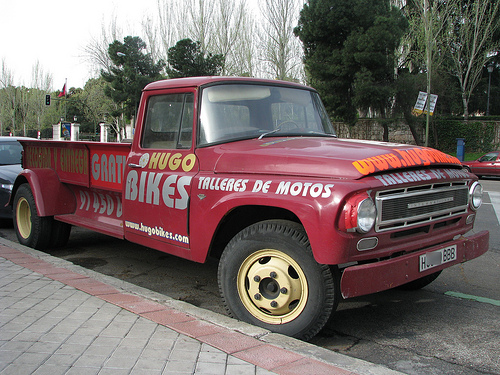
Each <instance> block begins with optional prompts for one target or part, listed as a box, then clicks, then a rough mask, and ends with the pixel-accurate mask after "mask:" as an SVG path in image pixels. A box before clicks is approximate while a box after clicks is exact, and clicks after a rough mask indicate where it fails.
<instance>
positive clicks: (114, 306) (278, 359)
mask: <svg viewBox="0 0 500 375" xmlns="http://www.w3.org/2000/svg"><path fill="white" fill-rule="evenodd" d="M270 373H278V374H301V375H304V374H330V375H336V374H339V375H340V374H342V375H344V374H345V375H347V374H375V375H378V374H380V375H381V374H384V375H386V374H398V373H397V372H395V371H392V370H389V369H387V368H385V367H383V366H379V365H374V364H371V363H368V362H365V361H361V360H357V359H353V358H350V357H347V356H344V355H341V354H338V353H333V352H330V351H328V350H325V349H322V348H318V347H316V346H314V345H311V344H308V343H305V342H302V341H299V340H295V339H292V338H288V337H284V336H282V335H278V334H274V333H271V332H269V331H266V330H263V329H260V328H258V327H254V326H251V325H248V324H246V323H242V322H238V321H236V320H233V319H230V318H228V317H225V316H221V315H219V314H216V313H213V312H210V311H207V310H203V309H199V308H196V307H194V306H192V305H189V304H187V303H185V302H181V301H175V300H173V299H170V298H168V297H165V296H163V295H159V294H157V293H154V292H151V291H148V290H146V289H143V288H140V287H137V286H134V285H132V284H129V283H126V282H123V281H120V280H117V279H114V278H112V277H109V276H105V275H101V274H98V273H96V272H93V271H90V270H86V269H84V268H81V267H79V266H75V265H73V264H72V263H69V262H66V261H64V260H61V259H58V258H54V257H51V256H50V255H47V254H45V253H42V252H39V251H36V250H33V249H29V248H26V247H24V246H21V245H19V244H16V243H13V242H11V241H8V240H5V239H1V238H0V374H2V375H3V374H50V375H58V374H85V375H89V374H217V375H219V374H235V375H237V374H254V375H264V374H270Z"/></svg>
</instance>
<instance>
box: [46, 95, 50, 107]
mask: <svg viewBox="0 0 500 375" xmlns="http://www.w3.org/2000/svg"><path fill="white" fill-rule="evenodd" d="M45 105H50V95H49V94H47V95H45Z"/></svg>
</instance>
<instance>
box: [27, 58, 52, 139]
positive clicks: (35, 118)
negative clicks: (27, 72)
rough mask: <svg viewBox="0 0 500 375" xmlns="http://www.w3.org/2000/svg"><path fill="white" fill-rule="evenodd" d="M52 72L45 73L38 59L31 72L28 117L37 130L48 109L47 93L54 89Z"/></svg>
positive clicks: (39, 128) (40, 126)
mask: <svg viewBox="0 0 500 375" xmlns="http://www.w3.org/2000/svg"><path fill="white" fill-rule="evenodd" d="M52 82H53V78H52V74H50V73H45V71H44V70H43V68H42V67H41V66H40V62H39V61H37V62H36V63H35V65H33V68H32V74H31V85H30V86H31V90H30V91H29V97H28V118H31V119H30V123H31V122H32V123H33V124H34V125H35V126H36V129H37V130H41V128H42V118H43V114H44V112H45V109H46V105H45V95H47V94H49V93H50V92H51V91H52Z"/></svg>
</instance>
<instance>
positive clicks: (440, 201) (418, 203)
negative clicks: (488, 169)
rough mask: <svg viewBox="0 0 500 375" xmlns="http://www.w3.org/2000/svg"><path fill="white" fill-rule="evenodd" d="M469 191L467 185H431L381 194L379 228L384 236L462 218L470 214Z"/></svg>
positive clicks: (465, 183) (378, 198)
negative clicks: (453, 218) (384, 233)
mask: <svg viewBox="0 0 500 375" xmlns="http://www.w3.org/2000/svg"><path fill="white" fill-rule="evenodd" d="M468 203H469V187H468V185H467V182H450V183H446V184H430V185H422V186H417V187H409V188H403V189H394V190H386V191H382V192H378V193H377V194H376V197H375V204H376V205H377V213H378V214H377V215H378V217H377V224H376V227H375V230H376V231H377V232H383V231H387V230H394V229H400V228H410V227H413V226H416V225H420V224H426V223H431V222H433V221H437V220H441V219H444V218H450V217H454V216H458V215H462V214H464V213H466V212H467V206H468Z"/></svg>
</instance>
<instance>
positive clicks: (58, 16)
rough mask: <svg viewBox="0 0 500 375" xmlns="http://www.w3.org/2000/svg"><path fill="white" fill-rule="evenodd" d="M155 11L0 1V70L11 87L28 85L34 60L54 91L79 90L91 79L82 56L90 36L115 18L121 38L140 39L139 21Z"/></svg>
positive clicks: (70, 0)
mask: <svg viewBox="0 0 500 375" xmlns="http://www.w3.org/2000/svg"><path fill="white" fill-rule="evenodd" d="M155 13H157V0H0V67H1V62H2V61H5V65H6V66H7V68H8V69H9V70H10V71H12V73H13V75H14V85H17V86H19V85H25V86H31V81H32V78H31V77H32V69H33V66H34V65H35V64H36V62H37V61H38V62H39V63H40V67H41V69H43V71H44V73H50V74H51V75H52V77H53V89H54V90H61V89H62V88H63V85H64V82H65V80H66V79H67V80H68V87H82V88H83V86H84V84H85V82H86V81H87V80H88V79H89V78H91V74H90V66H88V64H87V62H86V61H85V58H83V55H84V51H83V49H84V48H85V46H87V45H88V44H89V42H90V41H91V39H92V37H94V38H97V39H100V36H101V26H102V24H103V22H104V24H105V25H108V24H109V19H110V17H111V16H112V15H116V17H117V23H118V26H119V28H121V29H122V31H123V35H133V36H136V35H140V34H138V33H140V31H141V21H142V20H143V18H144V17H145V16H146V15H148V14H149V15H153V14H155Z"/></svg>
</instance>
